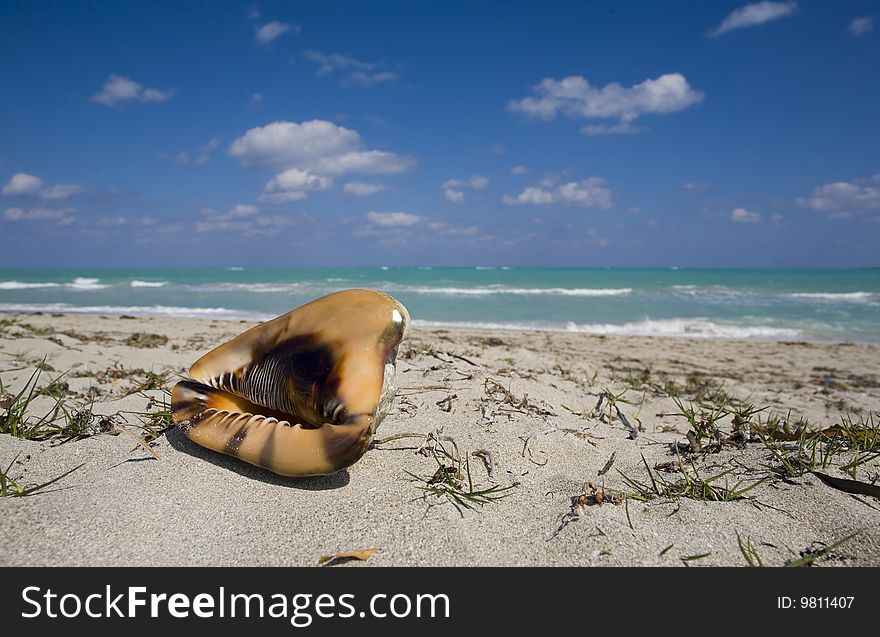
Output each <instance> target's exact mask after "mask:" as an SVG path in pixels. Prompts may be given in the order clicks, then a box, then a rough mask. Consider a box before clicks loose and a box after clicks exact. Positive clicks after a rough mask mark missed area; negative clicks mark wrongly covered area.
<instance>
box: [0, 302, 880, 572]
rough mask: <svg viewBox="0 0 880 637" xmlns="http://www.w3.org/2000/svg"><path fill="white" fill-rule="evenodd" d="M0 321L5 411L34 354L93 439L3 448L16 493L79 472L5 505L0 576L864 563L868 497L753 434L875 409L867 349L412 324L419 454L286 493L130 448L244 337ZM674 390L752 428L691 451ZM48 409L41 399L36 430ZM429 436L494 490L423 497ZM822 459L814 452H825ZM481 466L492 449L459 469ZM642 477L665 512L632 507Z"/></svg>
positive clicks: (407, 410) (877, 396) (385, 432)
mask: <svg viewBox="0 0 880 637" xmlns="http://www.w3.org/2000/svg"><path fill="white" fill-rule="evenodd" d="M0 320H2V321H3V324H2V325H3V327H2V331H0V380H2V383H3V393H4V394H6V395H7V396H10V395H15V394H16V393H17V392H18V391H19V390H20V389H21V388H22V387H23V386H24V384H25V383H26V382H27V380H28V379H29V378H30V377H31V375H32V374H33V372H34V370H35V368H36V366H37V365H40V364H42V363H41V362H42V361H43V360H44V359H45V364H43V366H44V371H42V373H41V375H40V379H39V384H40V386H45V385H47V384H48V383H50V381H53V380H56V379H57V382H56V383H55V384H54V389H53V391H55V392H56V393H55V395H56V396H60V397H61V399H62V400H64V401H66V403H65V404H66V405H68V406H71V405H75V406H79V408H82V407H84V406H87V405H88V404H89V403H92V402H93V406H92V410H93V412H94V414H96V416H95V417H93V418H90V419H89V426H91V427H93V428H97V429H105V430H106V431H104V432H103V433H97V434H96V435H91V436H88V437H84V438H81V439H75V440H70V441H67V442H64V441H62V440H61V439H59V438H57V437H56V438H50V439H47V440H44V441H31V440H22V439H18V438H14V437H12V436H10V435H0V468H3V469H6V467H7V466H9V465H10V463H12V461H13V459H16V458H17V459H16V460H15V462H14V463H13V464H12V466H11V467H10V468H9V470H8V472H7V473H8V476H9V477H11V478H13V479H15V480H16V482H17V484H19V485H23V486H29V485H37V484H40V483H43V482H45V481H48V480H51V479H53V478H56V477H58V476H59V475H61V474H63V473H65V472H67V471H70V470H73V469H74V468H75V467H79V468H77V469H76V470H74V471H72V472H71V473H70V474H68V475H66V476H65V477H63V478H62V479H60V480H59V481H57V482H56V483H54V484H52V485H50V486H48V487H46V488H45V489H43V490H40V491H38V492H36V493H35V494H33V495H30V496H28V497H20V498H19V497H4V498H0V534H2V536H3V538H4V543H3V550H2V551H0V565H33V566H37V565H80V566H86V565H89V566H146V565H241V566H245V565H247V566H289V565H296V566H308V565H317V563H318V560H319V558H320V557H322V556H327V555H332V554H334V553H337V552H344V551H352V550H357V549H364V548H378V549H380V550H379V551H378V552H377V553H375V554H374V555H373V556H372V557H371V558H370V559H369V560H368V561H367V562H348V563H347V565H348V566H355V567H368V566H373V565H376V566H396V565H438V566H439V565H461V566H468V565H475V566H476V565H480V566H482V565H489V566H494V565H498V566H509V565H531V566H544V565H554V566H556V565H558V566H596V565H603V566H605V565H614V566H654V565H668V566H680V565H689V566H709V565H746V564H747V561H748V560H747V558H746V556H745V552H747V551H748V550H749V549H748V547H751V549H752V550H753V554H757V555H758V556H759V558H760V561H761V562H763V563H764V564H766V565H774V566H778V565H782V564H785V563H787V562H791V561H797V560H799V559H803V558H804V557H806V558H807V560H808V561H809V559H810V557H811V556H814V557H816V559H815V562H814V563H816V564H821V565H834V566H869V565H873V566H877V565H880V501H878V500H877V499H876V498H873V497H871V496H870V495H857V494H851V493H847V492H844V491H842V490H840V489H838V488H835V487H834V486H831V485H829V484H827V483H826V482H824V481H823V480H822V479H820V478H819V477H817V475H816V474H814V473H811V472H809V471H807V472H803V473H802V474H801V475H791V474H787V475H783V474H784V467H783V463H782V462H781V461H780V460H779V458H778V457H776V456H774V454H773V453H772V451H771V448H772V449H776V450H777V453H780V454H786V453H794V452H793V451H792V449H793V448H794V447H796V446H797V441H796V440H783V439H781V438H784V437H785V436H779V439H774V440H770V441H767V440H764V441H762V440H761V439H760V437H759V436H757V435H756V434H755V433H754V431H755V430H756V429H758V428H759V427H758V425H760V424H761V423H763V425H764V426H765V427H766V428H769V427H770V425H767V421H768V420H770V421H771V423H772V422H774V421H773V418H774V415H775V417H777V420H779V419H781V420H786V421H788V422H789V423H790V424H791V426H792V427H794V426H795V423H797V422H798V421H799V420H801V419H805V420H806V421H807V422H808V423H809V424H808V425H806V429H807V430H809V431H819V430H823V429H824V430H827V429H828V428H830V427H832V426H834V425H836V424H839V423H840V422H841V418H842V417H846V416H848V417H849V418H850V419H851V421H852V422H856V423H859V422H864V421H865V419H868V418H869V416H870V415H871V414H872V413H873V414H876V413H877V412H880V345H876V344H849V343H807V342H770V341H758V340H721V339H715V340H710V339H685V338H657V337H635V336H614V337H612V336H592V335H586V334H566V333H540V332H514V331H491V332H490V331H468V330H455V331H452V330H445V329H424V328H418V327H417V328H415V329H413V331H412V333H411V334H410V337H409V338H408V339H407V340H406V341H405V342H404V343H403V344H402V346H401V348H400V353H399V358H398V361H399V366H398V376H397V380H398V385H399V387H400V390H399V393H398V396H397V399H396V401H395V406H394V409H393V410H392V412H391V414H390V415H389V416H388V417H387V418H386V419H385V421H384V422H383V423H382V425H381V426H380V428H379V431H378V436H379V437H380V438H387V437H391V436H395V435H396V434H403V433H414V434H419V435H421V437H408V438H407V437H405V438H399V439H396V440H392V441H388V442H383V443H381V444H377V445H375V446H374V448H372V449H371V450H369V451H368V452H367V454H366V455H365V456H364V457H363V458H362V459H361V460H360V461H359V462H357V463H356V464H355V465H353V466H352V467H350V468H349V469H347V470H344V471H342V472H340V473H338V474H336V475H333V476H328V477H320V478H306V479H290V478H281V477H279V476H276V475H274V474H272V473H270V472H267V471H265V470H262V469H259V468H256V467H253V466H250V465H248V464H245V463H243V462H241V461H239V460H236V459H234V458H231V457H227V456H223V455H221V454H217V453H214V452H211V451H208V450H206V449H203V448H201V447H199V446H197V445H195V444H194V443H192V442H190V441H189V440H187V439H186V438H185V437H184V436H183V435H182V434H181V433H180V432H179V431H178V430H177V429H174V428H170V429H167V430H165V431H162V432H161V433H159V432H158V431H157V432H155V433H158V436H157V437H155V439H151V438H152V437H151V436H147V437H146V442H142V439H143V438H144V435H145V431H144V429H143V421H144V419H147V421H148V422H149V417H148V416H138V415H137V413H147V414H149V413H151V412H156V411H158V410H159V408H160V407H159V406H157V401H159V402H161V400H162V398H163V396H164V393H163V392H162V390H161V389H157V388H155V386H156V383H157V379H160V380H161V379H162V375H165V374H167V379H168V385H169V386H170V385H172V384H173V382H174V381H175V379H176V378H177V376H178V375H183V374H185V370H186V368H187V367H188V366H189V365H190V364H191V363H192V362H193V361H194V360H195V359H196V358H198V357H199V356H200V355H201V354H203V353H205V352H207V351H208V350H209V349H211V348H213V347H215V346H216V345H218V344H220V343H222V342H224V341H226V340H228V339H229V338H231V337H233V336H235V335H236V334H238V333H240V332H241V331H243V330H244V329H246V328H247V327H249V326H250V324H249V323H246V322H243V321H219V320H210V321H209V320H198V319H177V318H175V319H171V318H125V317H122V318H120V317H106V316H74V315H69V316H64V315H50V314H41V315H33V314H21V315H14V314H6V315H2V316H0ZM148 372H149V373H152V374H154V375H156V376H154V375H151V374H149V373H148ZM62 374H63V376H62ZM606 390H607V392H608V393H607V394H606V396H612V397H616V401H617V402H614V400H611V401H610V404H609V400H606V399H603V404H602V405H601V406H600V408H599V409H598V410H596V405H597V401H598V399H599V396H600V395H601V394H603V393H605V391H606ZM672 394H676V395H678V396H679V397H680V400H681V404H682V405H684V406H689V405H694V406H695V409H697V410H698V413H699V408H700V407H699V406H700V405H703V406H704V408H705V409H710V408H709V407H706V406H707V405H712V404H714V405H720V404H728V405H737V406H738V408H742V405H743V404H744V403H750V404H752V405H755V406H756V408H765V409H764V410H763V411H761V412H758V413H756V414H752V415H751V416H750V417H749V418H747V419H746V420H750V421H751V424H750V425H749V426H747V428H746V429H743V428H741V427H740V428H737V431H736V432H735V431H734V427H733V420H734V416H733V415H732V414H731V413H729V412H727V413H725V414H724V415H723V417H721V418H720V419H719V420H718V422H717V427H718V430H719V435H718V436H717V437H715V438H714V439H713V438H711V436H710V437H709V438H708V439H706V438H704V439H703V440H699V439H698V440H697V443H698V444H699V447H700V450H699V451H698V450H697V449H696V448H695V447H694V445H693V444H692V442H688V438H687V434H688V432H689V430H691V429H692V427H691V425H690V424H689V423H688V421H687V419H686V418H685V417H683V416H681V415H675V414H676V412H678V411H679V408H678V406H677V405H676V404H675V402H674V401H673V399H672V398H671V397H670V396H671V395H672ZM151 397H152V403H151ZM7 400H8V398H7ZM55 402H57V398H55V399H53V398H52V397H51V396H48V395H41V396H40V397H39V398H37V399H36V400H35V401H34V402H33V403H32V404H31V406H30V408H29V410H30V411H29V413H32V414H35V415H42V414H44V413H46V411H49V410H51V409H52V406H53V405H54V404H55ZM618 410H619V411H618ZM100 415H103V416H106V417H107V418H104V419H102V418H100V417H99V416H100ZM874 418H875V420H874V422H875V423H876V422H877V421H876V416H874ZM627 423H628V424H629V426H627ZM154 424H157V425H158V424H160V419H155V421H154ZM765 431H766V429H765ZM428 434H434V437H439V438H440V443H439V444H442V445H443V447H444V448H446V449H450V450H451V449H452V442H450V441H449V440H448V438H451V439H453V440H454V442H455V445H456V446H457V448H458V450H459V452H460V457H461V458H462V459H464V458H467V459H468V464H469V469H470V473H471V476H472V480H473V483H474V489H475V490H480V489H490V488H491V487H493V486H497V490H496V491H495V492H492V493H490V495H492V494H493V493H494V495H503V496H504V497H502V498H500V499H497V500H494V501H490V502H487V503H485V504H482V505H480V504H476V503H475V504H473V506H474V508H473V509H467V508H460V507H456V506H455V504H454V503H453V502H452V501H450V500H449V499H448V498H446V497H445V496H443V495H442V494H441V495H439V496H438V495H432V494H430V493H428V494H426V493H425V491H424V490H423V489H431V488H435V487H436V486H437V485H436V484H429V481H430V479H431V478H432V476H434V475H435V473H436V472H437V469H438V465H437V462H436V461H435V459H434V457H432V453H431V452H430V449H431V448H432V445H436V444H437V443H435V442H432V440H430V439H429V438H428V437H427V436H428ZM831 446H832V445H831V443H829V442H827V441H825V440H823V441H820V442H819V443H818V444H817V445H815V447H816V449H818V453H820V454H821V453H822V452H823V450H824V451H826V452H828V449H829V448H830V447H831ZM419 448H422V451H423V452H422V453H419ZM434 449H435V451H434V454H437V453H438V452H437V447H434ZM675 449H677V450H678V452H679V453H678V454H676V453H675V452H674V450H675ZM480 450H483V451H488V452H489V453H488V454H485V453H483V454H481V455H480V456H475V455H473V453H474V452H477V451H480ZM854 454H855V452H853V451H852V450H851V449H850V450H846V449H844V450H842V451H840V453H838V454H837V455H834V454H830V453H829V454H828V457H829V459H830V460H829V462H828V463H827V466H825V467H820V468H819V470H820V472H821V473H823V474H826V475H829V476H832V477H836V478H846V479H850V480H852V479H855V480H857V481H859V482H862V483H871V482H872V480H877V476H878V466H880V461H878V459H877V458H876V456H875V457H873V458H872V457H871V456H870V454H868V455H867V456H865V455H864V454H863V456H861V457H862V459H863V460H865V461H864V462H861V463H857V466H855V467H854V469H853V472H844V471H842V470H841V468H840V467H841V466H844V465H846V464H848V463H851V462H852V460H853V459H854V458H858V457H859V456H857V455H854ZM453 455H454V452H453ZM439 457H441V459H442V458H444V456H442V454H441V455H440V456H439ZM488 458H491V464H492V476H491V477H490V476H489V475H488V466H487V463H486V462H485V459H488ZM612 458H613V461H612ZM643 458H644V461H643ZM450 462H451V461H450ZM679 462H680V463H681V465H678V464H677V463H679ZM818 466H819V465H818V464H817V463H814V464H813V465H812V466H811V468H814V469H815V468H817V467H818ZM648 468H650V475H649V471H648ZM603 469H606V470H605V471H604V473H603V475H601V476H600V475H598V474H599V473H600V472H601V471H602V470H603ZM683 472H684V473H683ZM724 472H727V473H725V474H724V475H723V476H722V477H720V478H718V479H716V480H714V481H711V480H710V481H709V486H710V487H713V488H714V491H712V492H711V493H714V494H715V496H712V495H711V494H710V495H706V494H707V493H708V491H707V490H706V489H703V497H688V496H693V495H694V494H695V490H694V489H690V488H688V487H686V486H685V487H682V485H681V483H682V481H683V480H684V475H685V473H686V474H687V476H688V477H689V478H690V479H691V480H694V481H698V479H700V478H701V479H708V478H711V477H713V476H717V475H718V474H722V473H724ZM698 477H699V478H698ZM627 478H629V479H630V480H631V481H635V482H639V483H641V485H643V486H644V487H645V489H644V490H641V491H640V489H639V488H638V487H636V486H634V484H633V482H631V481H628V480H627ZM652 479H653V481H655V482H656V481H659V485H658V486H657V488H656V490H659V491H661V492H662V493H654V494H653V495H651V494H650V493H648V492H649V491H650V490H651V488H653V483H652ZM463 481H464V483H465V487H467V484H466V482H467V477H466V476H465V477H464V478H463ZM587 483H592V486H591V485H589V484H587ZM664 485H665V486H664ZM508 487H509V488H508ZM667 487H668V488H667ZM747 487H753V488H751V489H749V490H747V491H743V493H742V494H741V495H737V494H738V491H741V490H743V489H745V488H747ZM626 494H629V495H626ZM718 494H721V495H722V496H724V497H720V498H719V497H716V496H717V495H718ZM636 496H641V497H636ZM725 499H729V500H730V501H717V500H725ZM852 534H856V535H854V536H853V537H851V538H850V539H848V540H846V541H844V542H843V543H842V544H840V545H839V546H836V547H833V548H831V549H830V550H827V551H824V552H823V547H826V548H827V547H828V546H830V545H833V544H835V543H836V542H838V541H840V540H843V539H845V538H847V537H848V536H850V535H852ZM743 545H745V546H746V549H745V550H744V548H743ZM817 553H818V555H817Z"/></svg>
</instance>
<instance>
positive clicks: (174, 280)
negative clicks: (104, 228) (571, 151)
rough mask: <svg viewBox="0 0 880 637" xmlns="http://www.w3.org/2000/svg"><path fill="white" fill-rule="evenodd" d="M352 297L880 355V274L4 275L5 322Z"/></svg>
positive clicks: (415, 311) (522, 320)
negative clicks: (841, 345) (37, 314)
mask: <svg viewBox="0 0 880 637" xmlns="http://www.w3.org/2000/svg"><path fill="white" fill-rule="evenodd" d="M351 287H371V288H377V289H380V290H383V291H385V292H387V293H389V294H391V295H393V296H394V297H395V298H397V299H399V300H400V301H401V302H403V304H404V305H406V307H407V308H408V309H409V311H410V315H411V316H412V318H413V320H414V322H415V323H416V324H417V325H425V326H460V327H473V328H492V329H526V330H542V331H565V332H583V333H589V334H638V335H650V336H688V337H694V338H754V339H770V340H819V341H856V342H865V341H869V342H880V269H853V270H806V269H804V270H795V269H791V270H788V269H785V270H783V269H764V270H738V269H737V270H721V269H684V268H682V269H598V268H584V269H577V268H560V269H551V268H506V267H500V268H393V267H389V268H332V269H329V268H328V269H317V268H316V269H285V268H240V267H229V268H193V269H187V268H173V269H172V268H168V269H162V268H150V269H146V268H143V269H141V268H132V269H72V270H60V269H27V270H25V269H15V270H11V269H0V312H34V311H42V312H67V313H86V314H105V315H121V314H128V315H138V316H186V317H200V318H206V319H210V318H218V319H245V320H265V319H268V318H272V317H274V316H277V315H278V314H282V313H284V312H287V311H288V310H290V309H292V308H295V307H297V306H299V305H301V304H303V303H305V302H307V301H309V300H312V299H314V298H317V297H319V296H322V295H324V294H328V293H330V292H333V291H335V290H341V289H345V288H351Z"/></svg>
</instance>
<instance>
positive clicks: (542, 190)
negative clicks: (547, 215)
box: [502, 177, 612, 210]
mask: <svg viewBox="0 0 880 637" xmlns="http://www.w3.org/2000/svg"><path fill="white" fill-rule="evenodd" d="M547 188H548V186H537V187H536V186H533V187H530V188H526V189H525V190H523V191H522V192H521V193H520V194H518V195H517V196H515V197H512V196H510V195H504V198H503V199H502V201H503V202H504V203H505V204H507V205H508V206H521V205H527V204H531V205H552V204H561V205H565V206H576V207H579V208H601V209H603V210H606V209H608V208H610V207H611V199H612V192H611V190H610V189H609V188H607V187H606V186H605V180H604V179H602V178H601V177H589V178H587V179H582V180H580V181H571V182H568V183H564V184H560V185H558V186H556V187H555V188H553V189H552V190H549V189H547Z"/></svg>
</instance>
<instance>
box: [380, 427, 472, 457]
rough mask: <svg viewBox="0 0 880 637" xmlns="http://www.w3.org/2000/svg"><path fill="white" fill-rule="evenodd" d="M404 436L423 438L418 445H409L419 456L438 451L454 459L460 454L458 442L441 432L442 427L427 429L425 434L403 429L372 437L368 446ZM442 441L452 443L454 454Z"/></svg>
mask: <svg viewBox="0 0 880 637" xmlns="http://www.w3.org/2000/svg"><path fill="white" fill-rule="evenodd" d="M406 438H424V442H423V443H422V444H421V445H420V446H418V447H409V448H410V449H415V452H416V453H417V454H419V455H421V456H425V457H430V456H431V455H432V454H435V453H440V454H441V455H444V456H446V457H448V458H450V459H455V460H457V459H458V458H459V456H460V454H459V451H458V444H457V443H456V442H455V439H454V438H453V437H452V436H447V435H444V434H443V433H442V429H437V430H435V431H429V432H428V433H426V434H424V433H415V432H409V431H405V432H402V433H398V434H393V435H391V436H387V437H385V438H373V441H372V443H371V444H370V447H371V448H375V447H376V446H377V445H383V444H386V443H389V442H393V441H395V440H403V439H406ZM444 442H448V443H450V444H451V445H452V449H453V451H454V452H455V455H453V454H452V453H450V452H448V451H447V450H446V447H445V446H444V445H443V443H444Z"/></svg>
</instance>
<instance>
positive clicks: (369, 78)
mask: <svg viewBox="0 0 880 637" xmlns="http://www.w3.org/2000/svg"><path fill="white" fill-rule="evenodd" d="M398 77H400V76H399V75H398V74H397V73H392V72H391V71H379V72H377V73H367V72H366V71H352V72H351V73H349V75H348V77H347V78H346V79H345V80H343V83H344V84H357V85H358V86H375V85H376V84H380V83H381V82H390V81H391V80H396V79H397V78H398Z"/></svg>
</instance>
